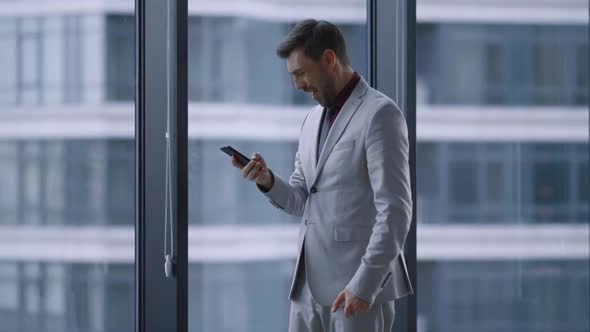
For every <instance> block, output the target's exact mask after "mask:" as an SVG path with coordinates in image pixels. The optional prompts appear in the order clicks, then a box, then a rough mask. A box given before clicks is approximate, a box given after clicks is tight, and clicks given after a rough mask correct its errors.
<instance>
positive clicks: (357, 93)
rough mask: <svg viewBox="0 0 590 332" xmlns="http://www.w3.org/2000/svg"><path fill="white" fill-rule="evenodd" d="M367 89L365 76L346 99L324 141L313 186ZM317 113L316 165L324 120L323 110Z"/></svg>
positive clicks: (314, 155)
mask: <svg viewBox="0 0 590 332" xmlns="http://www.w3.org/2000/svg"><path fill="white" fill-rule="evenodd" d="M367 89H368V84H367V82H365V80H364V79H363V78H361V79H360V81H359V82H358V84H357V86H356V87H355V88H354V90H353V91H352V94H351V95H350V97H349V98H348V100H346V102H345V103H344V105H343V106H342V109H341V110H340V113H339V114H338V116H337V117H336V120H334V123H333V124H332V128H331V129H330V131H329V132H328V137H326V142H325V143H324V148H323V150H322V152H321V154H320V159H319V160H318V163H317V166H316V167H315V169H314V170H315V172H314V178H313V181H312V184H311V185H312V186H313V185H314V184H315V183H316V181H317V179H318V175H319V174H320V172H321V171H322V168H323V166H324V164H325V163H326V159H328V156H329V155H330V153H331V152H332V149H333V148H334V145H336V143H337V142H338V140H339V139H340V136H342V133H343V132H344V129H345V128H346V126H347V125H348V123H349V122H350V119H352V116H353V115H354V113H355V112H356V111H357V110H358V108H359V106H360V105H361V103H362V102H363V99H362V98H363V97H364V96H365V94H366V92H367ZM317 113H318V114H319V116H317V119H316V121H317V123H316V128H317V129H316V135H315V143H316V144H315V148H314V153H313V158H314V159H313V164H314V165H315V161H316V160H317V154H318V144H317V142H318V137H319V135H320V124H321V122H322V112H317Z"/></svg>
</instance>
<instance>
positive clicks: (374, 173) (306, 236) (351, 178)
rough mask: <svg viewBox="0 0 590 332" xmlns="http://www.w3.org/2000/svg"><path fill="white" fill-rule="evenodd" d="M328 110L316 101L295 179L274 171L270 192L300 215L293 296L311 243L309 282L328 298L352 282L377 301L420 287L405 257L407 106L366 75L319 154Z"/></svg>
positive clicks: (320, 298) (325, 301)
mask: <svg viewBox="0 0 590 332" xmlns="http://www.w3.org/2000/svg"><path fill="white" fill-rule="evenodd" d="M322 110H323V108H322V107H321V106H319V105H318V106H316V107H314V108H313V109H312V110H311V111H310V112H309V113H308V114H307V116H306V117H305V120H304V121H303V124H302V126H301V131H300V135H299V146H298V149H297V153H296V154H295V170H294V171H293V174H291V176H290V178H289V181H285V180H284V179H282V178H281V177H280V176H277V175H274V185H273V187H272V188H271V189H270V190H269V191H268V192H264V191H263V193H264V195H266V196H267V197H268V198H269V200H270V202H271V203H272V204H273V205H274V206H275V207H277V208H279V209H282V210H283V211H284V212H286V213H289V214H292V215H296V216H301V222H300V225H299V237H298V250H299V254H298V258H297V264H296V268H295V273H294V276H293V282H292V283H291V292H290V295H289V298H292V296H293V289H294V285H295V283H296V282H297V276H298V273H297V272H298V270H299V264H300V261H301V252H302V249H303V246H304V245H305V250H304V251H303V252H304V254H305V260H304V261H305V271H306V277H307V280H308V282H309V288H310V290H311V293H312V296H313V298H314V299H315V300H316V301H317V302H318V303H320V304H321V305H325V306H328V305H332V303H333V301H334V300H335V299H336V296H337V295H338V293H339V292H340V291H342V290H343V289H344V288H345V287H346V288H347V289H348V290H349V291H350V292H352V293H353V294H355V295H356V296H358V297H360V298H362V299H364V300H366V301H368V302H370V303H372V304H380V303H383V302H385V301H391V300H394V299H397V298H400V297H403V296H405V295H407V294H413V290H412V285H411V284H410V279H409V276H408V272H407V268H406V263H405V260H404V256H403V245H404V241H405V239H406V235H407V234H408V230H409V228H410V223H411V220H412V196H411V189H410V171H409V164H408V150H409V146H408V130H407V125H406V121H405V118H404V116H403V113H402V112H401V111H400V110H399V108H398V107H397V105H396V104H395V103H394V102H393V101H392V100H391V99H390V98H388V97H387V96H385V95H384V94H382V93H381V92H379V91H377V90H375V89H373V88H371V87H370V86H369V85H368V84H367V82H366V81H365V80H364V79H362V78H361V80H360V81H359V83H358V84H357V86H356V87H355V89H354V91H353V92H352V94H351V96H350V97H349V98H348V100H347V101H346V103H345V104H344V106H343V107H342V109H341V110H340V113H339V114H338V116H337V117H336V119H335V121H334V123H333V125H332V128H331V129H330V131H329V133H328V137H327V138H326V143H325V146H324V149H323V150H322V153H321V155H320V156H319V160H318V159H317V153H318V152H317V142H318V135H319V126H320V122H321V118H322ZM316 160H318V162H317V165H316ZM261 191H262V190H261Z"/></svg>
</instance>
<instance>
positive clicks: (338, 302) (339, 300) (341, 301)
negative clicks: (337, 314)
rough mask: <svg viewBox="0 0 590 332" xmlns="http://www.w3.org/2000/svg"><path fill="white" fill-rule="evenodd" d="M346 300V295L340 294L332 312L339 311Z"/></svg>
mask: <svg viewBox="0 0 590 332" xmlns="http://www.w3.org/2000/svg"><path fill="white" fill-rule="evenodd" d="M345 300H346V295H345V294H344V292H340V294H338V296H337V297H336V301H334V304H333V305H332V312H334V311H336V310H338V308H339V307H340V305H341V304H342V303H343V302H344V301H345Z"/></svg>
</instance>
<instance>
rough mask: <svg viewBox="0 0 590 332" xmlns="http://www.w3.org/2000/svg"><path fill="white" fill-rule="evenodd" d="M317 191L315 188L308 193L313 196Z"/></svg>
mask: <svg viewBox="0 0 590 332" xmlns="http://www.w3.org/2000/svg"><path fill="white" fill-rule="evenodd" d="M317 191H318V190H317V189H316V187H311V190H310V192H311V193H312V194H315V193H316V192H317Z"/></svg>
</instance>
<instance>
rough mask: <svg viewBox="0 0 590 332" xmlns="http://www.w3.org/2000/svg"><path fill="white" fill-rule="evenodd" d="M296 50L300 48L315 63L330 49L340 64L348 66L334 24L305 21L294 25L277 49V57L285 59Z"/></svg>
mask: <svg viewBox="0 0 590 332" xmlns="http://www.w3.org/2000/svg"><path fill="white" fill-rule="evenodd" d="M297 48H302V49H303V54H304V55H305V56H307V57H309V58H311V59H313V60H315V61H317V60H319V59H320V57H321V56H322V54H323V53H324V51H325V50H327V49H331V50H332V51H334V53H335V54H336V57H337V58H338V59H339V60H340V62H342V64H344V65H349V64H350V62H349V61H348V55H347V54H346V43H345V42H344V37H342V34H341V33H340V30H338V28H337V27H336V26H335V25H334V24H332V23H330V22H327V21H316V20H314V19H306V20H303V21H301V22H298V23H297V24H295V26H294V27H293V28H292V29H291V31H289V34H288V35H287V36H286V37H285V38H284V39H283V40H282V41H281V43H280V44H279V46H278V47H277V55H278V56H279V57H281V58H283V59H286V58H287V57H288V56H289V55H290V54H291V52H293V50H295V49H297Z"/></svg>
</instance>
